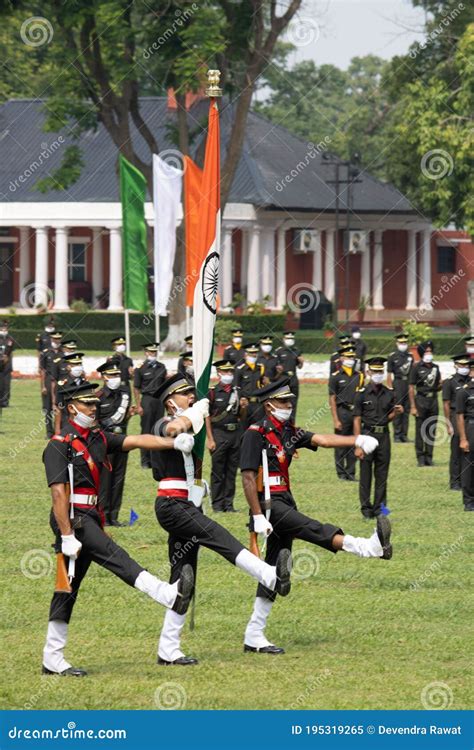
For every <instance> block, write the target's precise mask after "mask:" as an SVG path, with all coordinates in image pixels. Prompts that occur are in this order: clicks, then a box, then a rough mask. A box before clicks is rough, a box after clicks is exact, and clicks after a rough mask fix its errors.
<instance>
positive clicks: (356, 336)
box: [351, 325, 367, 372]
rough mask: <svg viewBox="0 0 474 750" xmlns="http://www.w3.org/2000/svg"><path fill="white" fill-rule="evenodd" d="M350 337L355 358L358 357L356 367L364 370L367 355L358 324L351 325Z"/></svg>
mask: <svg viewBox="0 0 474 750" xmlns="http://www.w3.org/2000/svg"><path fill="white" fill-rule="evenodd" d="M351 338H352V343H353V345H354V349H355V353H356V359H358V361H359V366H358V368H357V369H359V370H360V371H361V372H364V365H365V357H366V355H367V344H366V343H365V341H364V340H363V338H362V333H361V331H360V326H358V325H353V326H352V329H351Z"/></svg>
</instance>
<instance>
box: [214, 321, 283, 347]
mask: <svg viewBox="0 0 474 750" xmlns="http://www.w3.org/2000/svg"><path fill="white" fill-rule="evenodd" d="M285 317H286V316H285V315H282V314H281V313H267V314H265V315H247V314H245V313H244V314H242V315H218V316H217V320H216V327H215V340H216V342H217V343H218V344H227V343H229V342H230V340H231V338H232V334H231V331H232V328H237V327H239V326H240V328H242V330H243V332H244V341H251V340H253V339H256V338H260V337H261V336H263V335H264V334H273V335H275V336H281V335H282V334H283V330H284V328H285Z"/></svg>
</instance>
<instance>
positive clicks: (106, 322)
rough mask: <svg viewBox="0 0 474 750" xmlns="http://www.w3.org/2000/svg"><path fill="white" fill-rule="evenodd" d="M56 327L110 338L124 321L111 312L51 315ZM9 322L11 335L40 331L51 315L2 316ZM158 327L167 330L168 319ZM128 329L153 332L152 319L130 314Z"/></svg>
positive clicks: (122, 328) (138, 314)
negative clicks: (108, 333)
mask: <svg viewBox="0 0 474 750" xmlns="http://www.w3.org/2000/svg"><path fill="white" fill-rule="evenodd" d="M53 315H54V320H55V323H56V327H57V328H59V329H60V330H62V331H65V332H67V331H71V329H76V330H79V331H81V330H82V329H85V330H87V331H110V332H111V337H112V336H113V334H114V333H116V334H117V335H118V334H119V333H123V331H124V327H125V320H124V317H125V316H124V314H123V313H113V312H110V313H109V312H95V311H92V312H86V313H74V312H70V313H53ZM4 317H6V318H7V320H8V321H9V322H10V330H11V332H12V333H14V332H16V331H34V332H35V333H38V332H39V331H42V330H43V328H44V325H45V323H46V321H47V320H49V318H50V317H51V315H49V314H48V315H44V314H41V315H6V316H4ZM160 327H161V329H162V330H167V329H168V319H167V318H160ZM130 328H131V329H132V331H133V330H137V331H143V332H144V333H146V332H147V331H150V330H154V318H153V316H152V315H146V314H145V313H130Z"/></svg>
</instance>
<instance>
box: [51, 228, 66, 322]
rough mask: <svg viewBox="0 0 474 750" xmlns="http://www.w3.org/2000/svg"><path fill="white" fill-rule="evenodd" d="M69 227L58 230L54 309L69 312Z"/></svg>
mask: <svg viewBox="0 0 474 750" xmlns="http://www.w3.org/2000/svg"><path fill="white" fill-rule="evenodd" d="M67 233H68V230H67V227H57V229H56V255H55V261H54V309H55V310H68V309H69V305H68V268H67V266H68V263H67V261H68V258H67Z"/></svg>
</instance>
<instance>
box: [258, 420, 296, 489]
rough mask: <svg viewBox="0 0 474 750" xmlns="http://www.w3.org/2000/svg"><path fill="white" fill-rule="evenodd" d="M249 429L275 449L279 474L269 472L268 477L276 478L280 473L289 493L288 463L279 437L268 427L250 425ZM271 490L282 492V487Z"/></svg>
mask: <svg viewBox="0 0 474 750" xmlns="http://www.w3.org/2000/svg"><path fill="white" fill-rule="evenodd" d="M250 429H251V430H255V429H256V430H258V431H259V432H260V434H261V435H263V436H264V438H265V439H266V440H267V441H268V442H269V443H270V445H271V446H272V447H273V448H274V449H275V455H276V457H277V459H278V463H279V467H280V472H274V471H270V475H271V476H276V475H278V473H280V474H281V476H282V477H283V479H284V483H285V485H286V489H287V490H288V491H289V490H290V465H289V462H288V456H287V455H286V451H285V448H284V446H283V442H282V440H281V438H280V436H279V435H278V433H277V432H276V431H275V430H272V429H269V428H268V427H261V426H260V425H251V426H250ZM272 490H273V491H274V492H282V491H283V487H276V488H272Z"/></svg>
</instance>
